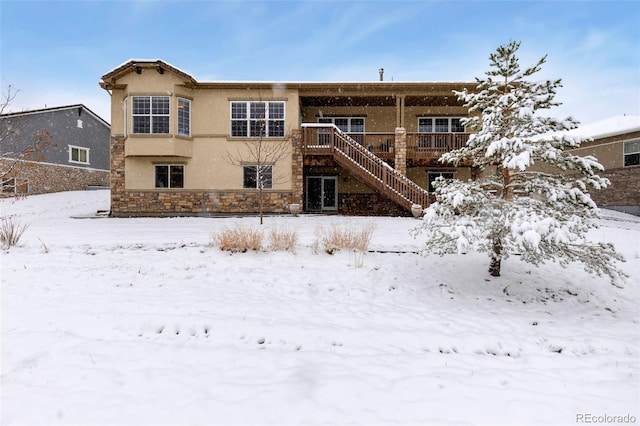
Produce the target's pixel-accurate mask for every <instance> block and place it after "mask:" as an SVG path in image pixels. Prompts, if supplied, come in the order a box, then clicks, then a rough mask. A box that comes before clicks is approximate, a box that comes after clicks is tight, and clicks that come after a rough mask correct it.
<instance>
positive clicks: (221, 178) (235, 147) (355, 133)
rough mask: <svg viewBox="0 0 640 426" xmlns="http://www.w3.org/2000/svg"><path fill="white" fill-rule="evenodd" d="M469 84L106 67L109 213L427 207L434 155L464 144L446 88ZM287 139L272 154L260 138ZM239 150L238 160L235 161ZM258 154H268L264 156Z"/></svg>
mask: <svg viewBox="0 0 640 426" xmlns="http://www.w3.org/2000/svg"><path fill="white" fill-rule="evenodd" d="M473 85H474V83H442V82H441V83H436V82H393V81H382V74H381V78H380V81H372V82H343V83H338V82H323V83H317V82H222V81H215V82H205V81H202V82H201V81H197V80H196V79H194V78H193V77H192V76H191V75H189V74H188V73H186V72H184V71H181V70H180V69H178V68H176V67H174V66H172V65H170V64H168V63H166V62H164V61H162V60H130V61H127V62H126V63H124V64H122V65H121V66H118V67H117V68H115V69H113V70H112V71H109V72H108V73H107V74H105V75H104V76H103V77H102V79H101V81H100V86H101V87H102V88H104V89H105V90H107V91H108V93H109V94H110V95H111V121H112V123H111V213H112V215H116V216H118V215H120V216H127V215H165V214H166V215H173V214H201V215H213V214H227V213H253V212H257V211H258V204H259V200H258V191H257V190H256V187H257V186H258V185H259V183H258V179H256V172H257V169H258V167H257V166H258V165H260V166H261V170H264V173H263V175H262V177H264V176H265V175H266V176H267V177H268V178H267V179H262V180H261V182H262V188H263V194H264V198H263V199H264V211H265V212H271V213H284V212H287V211H288V207H287V206H288V205H289V204H299V205H301V206H302V208H303V210H304V211H305V212H338V213H343V214H387V215H406V214H409V213H408V212H410V210H411V206H412V205H414V204H420V205H422V206H426V205H427V204H428V202H429V197H430V195H429V189H430V183H431V182H432V181H433V179H435V178H436V177H437V176H440V175H442V174H444V175H445V176H453V175H455V176H456V177H458V178H461V179H468V178H470V177H471V174H472V170H471V169H470V168H457V169H453V168H448V167H443V166H442V165H440V164H439V163H438V162H437V159H438V158H439V157H440V155H441V154H442V153H444V152H445V151H447V150H450V149H453V148H455V147H458V146H461V145H463V144H465V143H466V140H467V139H468V134H467V133H465V129H464V128H463V126H462V125H461V124H460V119H461V118H462V117H465V116H466V115H467V110H466V108H464V107H463V106H462V104H461V103H460V102H459V101H458V100H457V99H456V97H455V96H454V95H453V93H452V91H453V90H461V89H463V88H464V87H473ZM283 143H284V144H286V149H285V154H284V155H282V156H279V157H278V158H276V159H273V160H272V161H271V162H268V160H266V159H265V160H263V159H262V158H257V157H256V154H255V152H256V149H254V148H255V147H256V146H258V147H261V146H262V147H264V150H268V149H269V147H272V146H275V145H276V144H283ZM230 158H235V160H236V161H231V160H230ZM265 161H267V162H266V163H265Z"/></svg>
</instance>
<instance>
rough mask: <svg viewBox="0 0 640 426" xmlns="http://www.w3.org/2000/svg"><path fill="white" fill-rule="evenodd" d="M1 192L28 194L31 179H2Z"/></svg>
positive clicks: (0, 181) (0, 183) (0, 182)
mask: <svg viewBox="0 0 640 426" xmlns="http://www.w3.org/2000/svg"><path fill="white" fill-rule="evenodd" d="M0 192H2V193H3V194H28V193H29V179H23V178H10V179H2V180H0Z"/></svg>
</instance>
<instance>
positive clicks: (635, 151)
mask: <svg viewBox="0 0 640 426" xmlns="http://www.w3.org/2000/svg"><path fill="white" fill-rule="evenodd" d="M634 145H635V146H634ZM627 151H628V152H627ZM632 155H640V139H634V140H630V141H625V142H624V144H623V147H622V164H623V166H624V167H637V166H638V165H640V164H629V165H627V156H632Z"/></svg>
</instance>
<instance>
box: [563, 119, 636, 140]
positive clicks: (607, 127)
mask: <svg viewBox="0 0 640 426" xmlns="http://www.w3.org/2000/svg"><path fill="white" fill-rule="evenodd" d="M632 132H640V115H618V116H614V117H610V118H607V119H604V120H600V121H596V122H594V123H590V124H585V125H584V126H580V127H578V128H577V129H573V130H570V131H568V132H567V134H569V135H571V136H579V137H588V138H593V139H601V138H606V137H610V136H617V135H622V134H625V133H632Z"/></svg>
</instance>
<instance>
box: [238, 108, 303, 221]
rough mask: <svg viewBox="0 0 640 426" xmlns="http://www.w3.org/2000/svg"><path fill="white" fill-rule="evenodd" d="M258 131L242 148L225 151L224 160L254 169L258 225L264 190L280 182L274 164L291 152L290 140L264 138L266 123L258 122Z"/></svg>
mask: <svg viewBox="0 0 640 426" xmlns="http://www.w3.org/2000/svg"><path fill="white" fill-rule="evenodd" d="M259 126H260V132H259V136H258V138H257V139H256V140H251V141H246V142H244V143H242V148H243V149H240V147H238V148H236V152H235V153H232V152H229V151H227V155H226V161H227V162H229V163H230V164H232V165H234V166H242V167H251V171H253V170H254V169H255V184H256V187H255V189H256V190H257V191H258V200H259V214H260V225H262V224H263V215H264V192H265V189H269V188H272V187H273V186H274V184H277V183H282V182H283V181H284V178H283V176H282V175H281V174H275V173H274V166H275V165H276V163H277V162H278V161H280V160H283V159H285V158H286V157H287V156H288V155H290V152H291V140H290V139H289V138H287V139H284V140H273V141H272V140H264V136H265V127H266V123H265V121H264V120H262V121H261V122H260V123H259Z"/></svg>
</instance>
